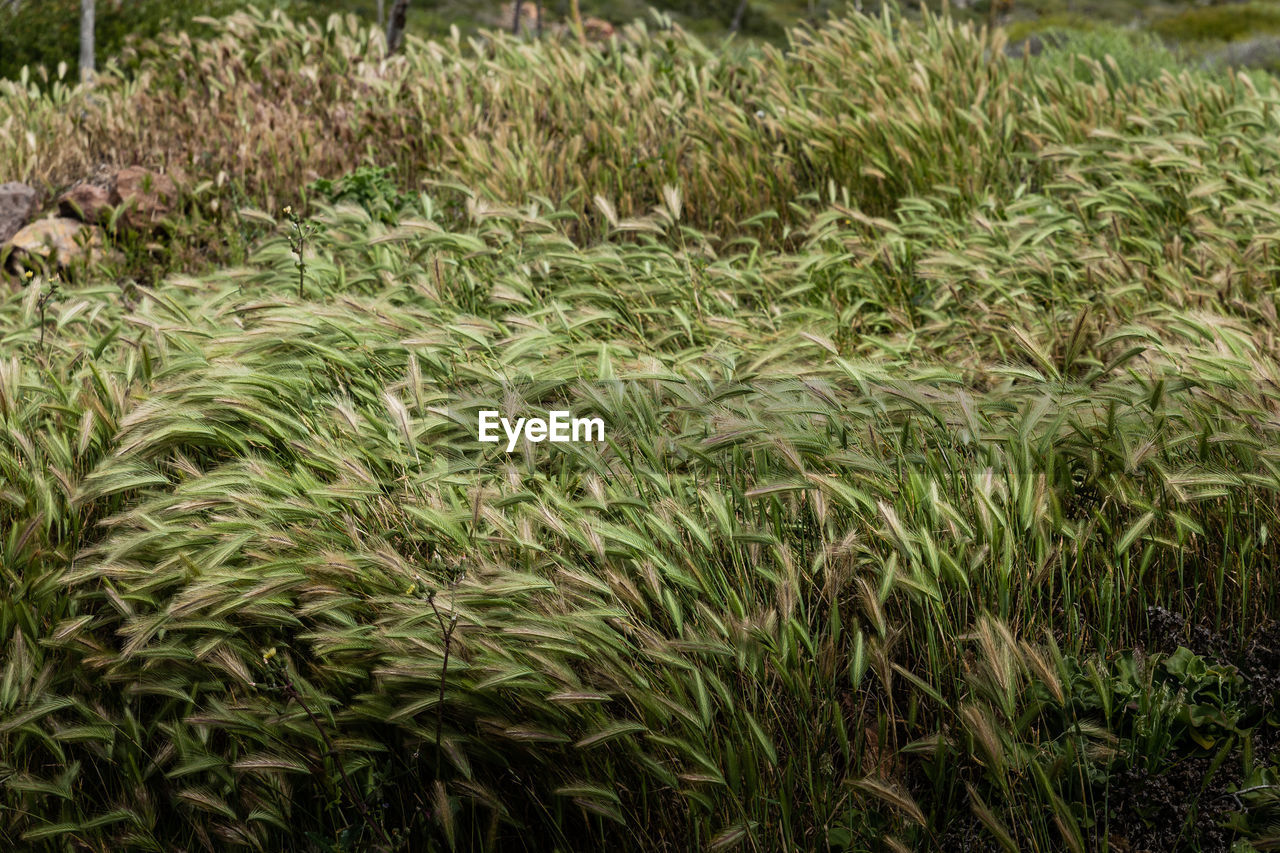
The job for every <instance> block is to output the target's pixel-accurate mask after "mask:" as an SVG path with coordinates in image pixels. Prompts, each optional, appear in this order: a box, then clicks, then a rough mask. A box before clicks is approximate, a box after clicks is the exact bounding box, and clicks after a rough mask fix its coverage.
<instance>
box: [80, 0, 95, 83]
mask: <svg viewBox="0 0 1280 853" xmlns="http://www.w3.org/2000/svg"><path fill="white" fill-rule="evenodd" d="M93 2H94V0H80V82H81V83H89V82H91V81H92V80H93V70H94V69H93V21H94V14H93Z"/></svg>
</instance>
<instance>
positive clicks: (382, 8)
mask: <svg viewBox="0 0 1280 853" xmlns="http://www.w3.org/2000/svg"><path fill="white" fill-rule="evenodd" d="M386 25H387V6H386V0H378V29H380V30H381V29H383V28H384V27H386Z"/></svg>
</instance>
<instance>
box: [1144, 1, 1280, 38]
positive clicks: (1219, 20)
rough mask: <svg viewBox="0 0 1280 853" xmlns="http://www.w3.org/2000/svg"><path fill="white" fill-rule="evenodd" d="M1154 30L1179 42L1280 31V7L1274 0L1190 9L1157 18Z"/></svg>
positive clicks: (1241, 36)
mask: <svg viewBox="0 0 1280 853" xmlns="http://www.w3.org/2000/svg"><path fill="white" fill-rule="evenodd" d="M1151 27H1152V29H1153V30H1154V31H1155V32H1156V33H1158V34H1159V35H1161V36H1163V37H1164V38H1168V39H1177V40H1180V41H1234V40H1236V39H1240V38H1247V37H1250V36H1258V35H1262V34H1265V33H1280V9H1278V8H1276V6H1275V4H1273V3H1231V4H1226V5H1221V6H1207V7H1202V8H1195V9H1187V10H1185V11H1182V12H1178V13H1177V14H1173V15H1167V16H1164V17H1161V18H1157V19H1156V20H1155V21H1154V22H1153V23H1152V25H1151Z"/></svg>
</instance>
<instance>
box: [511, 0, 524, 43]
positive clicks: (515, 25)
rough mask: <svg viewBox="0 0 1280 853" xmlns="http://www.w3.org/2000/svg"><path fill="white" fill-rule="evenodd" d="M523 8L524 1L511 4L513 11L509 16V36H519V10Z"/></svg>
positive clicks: (517, 0)
mask: <svg viewBox="0 0 1280 853" xmlns="http://www.w3.org/2000/svg"><path fill="white" fill-rule="evenodd" d="M522 6H524V0H516V2H514V3H512V4H511V8H512V9H514V10H515V11H514V12H513V13H512V14H511V35H513V36H518V35H520V9H521V7H522Z"/></svg>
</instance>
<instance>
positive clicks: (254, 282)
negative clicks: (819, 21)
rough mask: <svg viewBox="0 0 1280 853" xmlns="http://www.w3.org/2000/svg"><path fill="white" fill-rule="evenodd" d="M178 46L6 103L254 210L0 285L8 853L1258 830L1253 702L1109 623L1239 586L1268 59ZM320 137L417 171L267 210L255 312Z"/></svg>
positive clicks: (1125, 626)
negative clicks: (493, 423) (478, 428)
mask: <svg viewBox="0 0 1280 853" xmlns="http://www.w3.org/2000/svg"><path fill="white" fill-rule="evenodd" d="M221 26H222V27H223V31H222V35H220V36H219V37H217V38H215V39H214V40H211V41H208V42H200V43H192V42H189V41H187V40H185V39H184V38H182V37H178V38H175V39H173V40H172V41H170V42H168V43H166V44H165V45H163V46H142V47H139V48H138V58H137V60H136V61H137V63H138V65H137V70H138V76H137V77H136V78H133V79H130V80H126V79H125V78H124V77H118V78H117V77H108V79H107V80H106V81H105V82H104V83H103V85H102V86H101V87H100V88H99V90H98V91H97V92H96V93H95V94H94V96H93V97H94V101H92V102H90V101H88V100H87V97H88V96H87V95H86V93H84V92H81V91H78V90H71V89H62V88H55V89H54V90H52V92H51V93H46V94H41V93H38V92H36V91H35V90H34V89H28V88H22V87H17V86H10V87H9V88H8V89H7V90H6V91H5V96H4V98H3V99H2V100H0V116H3V118H2V119H0V162H2V163H4V164H5V166H6V168H7V169H9V170H11V171H12V172H13V173H14V174H16V175H18V176H21V177H24V178H29V179H34V180H38V181H45V182H48V183H50V184H57V183H60V182H65V181H67V180H69V179H70V178H71V177H72V176H74V175H75V174H77V170H80V169H83V168H84V166H85V164H86V163H88V162H90V161H91V160H93V159H95V158H99V157H105V158H108V159H114V160H117V161H119V162H126V161H133V160H142V161H145V162H149V163H152V164H154V165H162V164H163V165H168V166H170V167H172V166H181V167H182V169H183V170H184V171H186V172H187V174H188V177H189V180H190V185H191V189H190V192H191V194H192V198H193V199H194V201H193V204H194V205H197V206H198V205H203V206H204V207H203V212H200V211H195V212H193V211H192V210H191V209H188V211H187V214H186V215H190V216H193V217H205V216H223V217H228V218H234V220H235V221H236V222H238V223H251V224H253V225H254V227H256V228H258V229H259V230H260V232H261V233H262V234H263V237H262V238H261V239H258V240H256V241H254V242H253V243H252V245H251V247H250V250H249V251H248V252H247V253H246V255H245V257H244V258H243V263H239V264H237V265H230V264H228V265H223V266H220V267H219V268H217V269H214V270H206V271H203V272H201V273H200V274H199V275H174V276H171V277H170V278H168V279H166V280H165V281H163V282H162V283H159V284H157V285H156V286H154V287H145V286H141V285H138V284H134V283H130V282H127V281H126V282H124V283H121V284H111V283H107V282H108V281H109V279H105V278H104V277H103V276H102V271H97V272H96V273H95V271H93V270H86V271H83V275H82V276H81V277H80V278H79V279H78V280H77V281H76V282H73V283H72V284H71V285H70V286H67V287H66V288H65V289H64V290H63V292H62V293H61V295H60V296H59V297H58V298H57V299H56V300H54V301H51V302H48V303H47V304H46V306H45V310H44V312H43V313H42V312H41V310H40V300H41V294H42V293H46V292H48V288H49V286H50V285H49V282H48V281H47V280H46V279H45V278H37V279H35V280H33V281H32V282H30V283H29V284H27V285H26V286H25V288H22V289H15V290H13V291H11V292H9V293H8V295H7V296H5V297H4V299H3V301H0V327H2V328H4V329H5V330H6V331H5V333H4V336H3V339H0V421H2V427H3V428H2V429H0V518H2V519H3V524H2V525H0V529H2V530H4V531H5V533H4V535H3V539H2V540H0V547H2V548H3V549H4V551H3V553H4V558H3V560H0V566H2V567H3V571H4V572H5V576H6V583H5V584H4V585H3V587H0V589H2V590H3V592H2V593H0V636H2V637H3V638H4V639H5V643H4V645H3V646H2V647H0V648H2V649H3V651H0V663H2V665H3V674H2V675H0V791H2V794H0V796H3V798H4V803H5V806H6V808H5V809H4V810H3V811H2V812H0V839H2V840H3V846H5V847H7V848H12V849H48V850H69V849H78V848H85V847H88V848H89V849H105V848H107V847H113V848H116V849H137V850H172V849H192V850H195V849H242V848H244V849H255V850H271V849H315V850H357V849H358V850H377V849H388V848H398V849H406V850H408V849H414V850H418V849H446V848H447V849H519V848H528V849H548V850H551V849H561V850H568V849H606V848H609V849H612V848H619V849H644V850H652V849H672V850H684V849H703V848H711V849H729V848H734V847H736V848H740V849H751V850H762V851H764V850H811V849H828V848H829V849H878V847H879V846H880V845H884V844H888V845H889V847H890V848H894V847H895V845H896V848H898V849H921V850H932V849H958V848H959V846H960V845H961V844H964V843H970V842H972V843H981V844H986V845H987V846H988V847H995V848H999V849H1007V850H1018V849H1026V850H1036V849H1039V850H1049V849H1054V850H1057V849H1068V850H1098V849H1107V848H1108V845H1112V849H1118V843H1119V842H1118V840H1123V839H1124V837H1125V834H1126V833H1131V832H1134V831H1135V827H1137V826H1139V825H1140V822H1141V821H1140V817H1141V816H1135V815H1133V814H1130V813H1128V812H1125V811H1124V809H1123V808H1122V805H1121V803H1122V800H1123V795H1124V791H1123V790H1122V786H1121V785H1120V783H1119V781H1118V780H1120V779H1121V778H1122V776H1123V773H1125V772H1129V771H1134V772H1138V771H1141V772H1143V773H1147V774H1149V775H1150V778H1154V779H1159V778H1164V775H1167V774H1168V773H1170V772H1172V770H1173V769H1175V768H1177V767H1178V766H1179V765H1180V762H1182V761H1184V760H1185V759H1186V757H1187V756H1192V757H1193V758H1196V759H1199V760H1203V762H1204V763H1205V765H1206V766H1209V765H1212V769H1210V770H1208V771H1206V774H1205V775H1204V777H1203V784H1204V788H1205V790H1207V791H1214V792H1215V793H1212V794H1209V795H1205V796H1200V797H1197V796H1196V795H1195V792H1190V793H1189V794H1188V795H1187V799H1189V800H1190V801H1191V805H1192V808H1190V810H1188V811H1186V812H1185V814H1183V815H1182V818H1183V819H1185V821H1186V825H1185V826H1176V827H1174V830H1175V837H1176V838H1177V845H1178V846H1182V847H1184V848H1185V849H1214V848H1212V847H1211V845H1212V839H1209V836H1208V835H1206V832H1207V829H1206V827H1207V826H1208V827H1211V826H1212V824H1215V823H1217V822H1220V821H1224V820H1228V819H1229V820H1231V821H1232V828H1231V829H1230V830H1229V833H1230V835H1231V837H1233V838H1235V837H1238V838H1239V839H1242V840H1243V839H1255V840H1261V839H1264V838H1265V837H1266V836H1267V834H1268V833H1269V832H1271V831H1272V830H1271V829H1270V828H1269V826H1268V824H1267V819H1268V815H1269V813H1270V812H1269V811H1268V810H1269V809H1273V808H1274V803H1273V800H1274V793H1273V789H1272V788H1270V787H1268V786H1269V785H1270V782H1269V781H1268V780H1271V779H1273V778H1274V773H1275V756H1274V753H1273V752H1272V749H1273V746H1274V741H1273V738H1272V737H1271V735H1270V727H1271V725H1272V723H1271V722H1270V721H1269V719H1270V715H1274V703H1273V700H1268V699H1266V698H1265V697H1262V698H1260V697H1259V695H1258V693H1257V691H1256V690H1254V689H1253V687H1252V685H1254V684H1255V682H1256V678H1255V675H1253V674H1250V673H1249V672H1243V671H1241V670H1237V669H1236V668H1233V667H1232V666H1230V660H1217V659H1214V658H1213V654H1211V653H1210V651H1209V650H1206V649H1198V650H1196V651H1194V653H1193V650H1192V649H1190V648H1186V649H1183V650H1182V651H1179V652H1176V653H1165V652H1160V651H1158V650H1157V649H1155V646H1156V645H1157V639H1158V638H1157V636H1156V634H1157V633H1158V631H1157V626H1156V625H1155V624H1154V622H1153V619H1155V618H1156V617H1154V616H1153V614H1160V613H1164V612H1172V613H1176V614H1181V615H1182V616H1183V617H1185V618H1186V619H1188V620H1190V623H1189V624H1194V625H1195V626H1198V628H1199V629H1201V630H1204V631H1210V632H1213V633H1214V634H1215V635H1216V636H1217V637H1219V638H1220V643H1219V645H1218V646H1215V648H1216V649H1218V652H1216V653H1220V654H1219V657H1225V658H1229V659H1234V658H1232V657H1231V656H1232V654H1234V653H1237V652H1240V651H1241V650H1242V649H1244V648H1246V647H1247V646H1248V645H1249V642H1250V639H1251V637H1253V636H1254V634H1255V632H1257V631H1259V630H1261V629H1263V628H1265V627H1266V626H1267V625H1268V624H1269V623H1271V622H1272V621H1273V620H1274V618H1275V616H1276V613H1277V605H1278V604H1280V602H1277V600H1276V593H1275V590H1274V582H1273V580H1274V569H1273V567H1274V566H1275V565H1276V560H1277V557H1278V556H1280V555H1277V553H1276V544H1275V537H1274V531H1276V530H1277V528H1278V527H1280V522H1278V521H1277V513H1278V511H1280V494H1278V492H1280V457H1278V456H1277V450H1276V447H1277V446H1280V419H1278V418H1277V411H1280V390H1277V389H1280V376H1278V375H1277V367H1276V365H1277V343H1276V337H1275V328H1276V316H1277V314H1276V300H1275V295H1274V291H1275V282H1276V275H1277V264H1276V262H1275V261H1274V260H1273V258H1272V255H1273V252H1274V251H1275V246H1274V243H1275V241H1276V235H1277V234H1280V212H1278V211H1277V209H1276V208H1275V204H1274V198H1275V197H1276V195H1277V191H1278V190H1280V186H1278V179H1277V178H1276V169H1275V167H1276V160H1277V157H1280V154H1277V151H1278V150H1280V149H1277V147H1276V145H1275V140H1276V136H1277V130H1278V129H1280V118H1278V117H1277V96H1276V94H1275V91H1274V89H1272V90H1268V91H1259V90H1258V89H1257V87H1256V85H1255V84H1254V83H1253V82H1252V80H1251V79H1250V78H1244V77H1241V78H1220V77H1211V76H1206V75H1203V74H1199V73H1192V72H1184V73H1182V74H1180V75H1177V76H1174V75H1172V74H1164V75H1163V76H1161V77H1159V78H1158V79H1155V80H1149V81H1145V82H1142V81H1140V82H1129V81H1127V80H1126V78H1125V77H1124V76H1123V75H1121V74H1116V73H1114V72H1113V71H1112V70H1109V68H1108V66H1107V64H1106V63H1105V62H1102V63H1099V62H1097V61H1094V60H1089V59H1087V58H1080V59H1079V60H1078V61H1079V63H1080V65H1079V66H1078V67H1077V66H1067V65H1062V64H1037V63H1033V62H1031V61H1025V60H1006V59H1004V58H1003V54H1002V50H1001V47H1002V38H1003V36H1002V34H1001V33H999V32H997V33H988V32H986V31H982V30H975V29H973V28H969V27H960V26H958V25H955V24H953V23H951V22H950V21H948V20H946V19H928V20H926V21H925V23H923V24H921V25H912V24H909V23H907V22H904V21H901V20H899V19H897V18H896V17H893V16H885V17H883V18H874V19H873V18H865V17H861V16H857V15H850V16H849V17H847V18H843V19H841V20H839V21H836V22H834V23H832V24H831V25H830V26H829V27H827V28H824V29H822V30H818V31H805V32H797V33H795V34H794V37H793V44H792V46H791V48H790V49H789V50H786V51H781V50H773V49H764V50H763V51H762V52H759V53H755V54H750V53H748V54H741V55H740V54H733V53H721V52H713V51H711V50H709V49H707V48H706V47H704V46H702V45H701V44H699V43H698V42H697V41H696V40H695V39H693V38H691V37H689V36H687V35H686V34H684V33H681V32H679V31H678V30H671V31H667V30H662V29H656V28H645V27H644V26H641V25H636V26H634V27H632V28H631V29H630V30H629V31H628V32H629V38H628V40H626V41H624V42H619V43H618V44H615V45H613V46H612V47H611V48H610V49H608V50H606V51H603V52H602V51H600V50H599V49H597V48H582V47H579V46H577V45H576V44H569V43H565V44H544V45H529V44H522V43H517V42H515V41H513V40H510V39H507V38H505V37H501V36H497V35H495V36H493V37H492V38H490V39H488V40H486V41H483V42H481V41H477V42H475V43H472V44H465V45H464V44H462V43H461V42H460V41H458V40H456V39H455V40H454V41H453V42H446V43H443V44H437V43H431V44H424V43H411V44H410V45H409V49H408V50H407V52H406V54H405V56H403V57H397V58H393V59H384V58H383V57H382V56H381V44H380V42H379V36H378V35H377V34H375V33H369V32H366V31H361V30H358V29H356V28H355V27H354V25H353V24H352V23H350V22H344V21H342V20H339V19H336V18H335V19H332V20H331V21H330V22H328V24H326V25H325V26H323V27H320V26H317V25H314V24H297V23H293V22H290V21H288V20H287V19H285V18H283V17H279V16H276V17H272V18H269V19H264V18H261V17H256V18H255V17H251V16H240V17H237V18H232V19H228V21H226V22H224V23H223V24H222V25H221ZM162 56H168V57H172V59H171V61H170V60H167V61H169V62H170V64H169V65H168V66H166V67H161V63H160V57H162ZM1082 69H1084V70H1085V71H1087V72H1088V73H1081V70H1082ZM194 81H200V82H199V83H197V82H194ZM0 85H7V84H0ZM201 86H203V87H204V88H203V89H201V88H200V87H201ZM193 87H195V88H194V90H193ZM761 113H763V115H761ZM138 115H146V116H148V117H150V118H152V119H154V121H138V120H136V116H138ZM27 133H30V134H31V138H32V139H33V140H34V142H31V143H28V141H27V140H26V134H27ZM54 138H59V139H62V140H64V143H65V144H62V145H60V146H55V145H53V144H52V142H51V140H53V139H54ZM575 146H579V147H575ZM352 151H357V152H364V153H363V156H364V157H365V158H366V160H367V162H368V163H370V164H377V165H384V166H385V165H395V166H396V167H397V172H396V174H397V176H398V177H399V179H400V180H401V181H402V182H403V183H402V186H401V189H402V190H403V192H404V193H405V195H404V197H398V198H396V199H395V207H394V208H392V207H388V206H386V205H388V204H390V202H386V201H377V200H373V201H369V202H368V203H367V204H365V205H363V206H361V205H353V204H348V203H341V204H329V203H326V202H324V201H322V200H320V199H319V198H312V199H310V200H308V202H307V203H308V208H307V214H306V216H307V221H308V223H309V224H310V225H311V226H314V232H313V234H312V236H311V237H310V238H309V239H308V240H307V242H306V245H305V247H304V249H303V257H302V259H301V260H302V273H303V279H304V287H303V288H302V293H301V295H300V293H299V267H298V259H297V258H296V256H295V254H294V249H295V247H296V244H294V243H291V239H292V238H291V235H292V234H293V231H292V230H291V229H292V228H293V227H294V226H293V223H291V222H290V221H289V219H287V218H285V217H284V216H283V215H280V214H278V213H276V212H275V211H277V210H278V208H279V207H280V206H281V205H282V204H283V203H285V202H286V201H297V199H298V195H299V194H300V193H301V192H302V191H303V188H305V187H306V186H307V184H308V183H309V182H310V181H312V180H313V179H314V178H315V177H327V178H331V179H332V178H337V177H340V176H341V175H342V174H344V173H346V172H348V171H350V167H351V166H352V163H351V157H352V155H351V153H350V152H352ZM236 164H239V165H236ZM215 204H216V205H218V207H217V208H215ZM232 205H234V207H232ZM380 205H381V206H380ZM200 221H207V220H200ZM42 318H43V319H42ZM490 408H496V409H500V410H503V411H506V412H511V413H519V414H521V415H524V414H528V413H531V412H543V411H546V410H548V409H552V408H570V409H573V410H574V411H575V412H589V413H591V414H593V415H599V416H600V417H602V418H603V419H604V420H605V421H606V423H607V425H608V426H607V434H608V438H609V440H608V441H607V442H605V443H603V444H599V445H580V446H574V445H565V446H559V445H557V446H552V445H539V446H536V447H535V446H525V447H521V448H518V449H517V451H516V452H515V453H514V454H512V455H509V456H508V455H507V454H505V453H504V452H502V449H501V448H498V447H495V446H494V445H487V444H481V443H480V442H478V441H477V439H476V434H475V423H476V417H477V413H478V412H479V411H480V410H481V409H490ZM1193 635H1194V632H1193V631H1192V630H1191V629H1190V627H1189V628H1188V630H1187V631H1186V632H1185V633H1184V634H1183V635H1180V636H1179V638H1178V641H1179V642H1180V643H1185V644H1187V645H1188V646H1191V645H1195V640H1194V636H1193ZM1251 679H1252V680H1251ZM1251 691H1252V692H1251ZM1269 703H1270V704H1269ZM1223 768H1226V769H1223ZM1220 773H1222V774H1226V773H1234V774H1236V775H1235V777H1234V778H1236V779H1237V780H1238V781H1237V783H1233V784H1232V785H1231V789H1233V790H1234V789H1237V788H1238V789H1252V790H1246V791H1245V792H1244V793H1240V794H1238V795H1236V796H1235V797H1234V798H1232V796H1231V794H1230V792H1229V791H1228V792H1227V794H1226V796H1225V798H1224V797H1221V796H1219V794H1218V793H1216V792H1218V791H1219V788H1220V787H1221V784H1220V783H1218V782H1215V779H1220V778H1221V777H1219V776H1218V774H1220ZM1162 774H1164V775H1162ZM1213 785H1219V787H1218V788H1215V787H1212V786H1213ZM1212 797H1218V800H1213V799H1212ZM1220 802H1225V803H1227V804H1229V805H1230V808H1228V809H1226V811H1225V812H1224V811H1222V810H1221V809H1220V808H1219V803H1220ZM1214 809H1217V811H1215V810H1214ZM1206 815H1209V816H1211V817H1205V816H1206ZM1201 818H1203V820H1202V819H1201ZM1206 839H1209V840H1206ZM1126 843H1127V842H1126Z"/></svg>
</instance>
